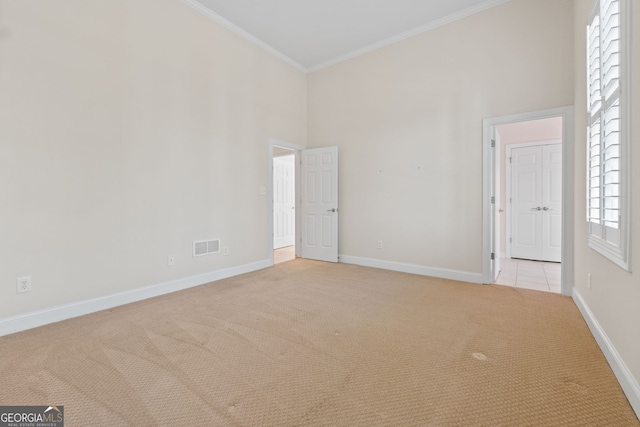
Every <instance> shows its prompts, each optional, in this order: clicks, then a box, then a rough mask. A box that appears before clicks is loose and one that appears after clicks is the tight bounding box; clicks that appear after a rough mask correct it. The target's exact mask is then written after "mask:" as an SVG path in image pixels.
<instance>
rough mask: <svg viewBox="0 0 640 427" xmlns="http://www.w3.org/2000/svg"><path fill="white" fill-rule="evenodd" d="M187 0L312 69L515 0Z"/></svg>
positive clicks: (266, 45) (216, 18)
mask: <svg viewBox="0 0 640 427" xmlns="http://www.w3.org/2000/svg"><path fill="white" fill-rule="evenodd" d="M183 1H184V2H185V3H189V4H191V5H192V6H195V7H197V8H198V9H200V10H201V11H202V12H204V13H205V14H207V15H209V16H211V17H212V18H214V19H215V20H217V21H218V22H220V23H222V24H224V25H226V26H227V27H229V28H231V29H233V30H235V31H236V32H238V33H240V34H241V35H243V36H244V37H246V38H247V39H249V40H251V41H253V42H254V43H256V44H258V45H261V46H262V47H263V48H265V49H267V50H270V51H271V52H272V53H274V54H276V55H277V56H279V57H280V58H282V59H283V60H285V61H287V62H289V63H290V64H292V65H294V66H296V67H297V68H299V69H300V70H302V71H305V72H311V71H315V70H317V69H320V68H324V67H327V66H329V65H333V64H335V63H338V62H340V61H343V60H345V59H349V58H352V57H355V56H357V55H360V54H362V53H366V52H368V51H371V50H374V49H377V48H379V47H382V46H385V45H388V44H391V43H393V42H396V41H399V40H402V39H404V38H407V37H410V36H413V35H416V34H419V33H421V32H424V31H427V30H429V29H431V28H435V27H438V26H440V25H444V24H446V23H448V22H452V21H454V20H456V19H460V18H463V17H465V16H469V15H471V14H474V13H477V12H480V11H483V10H485V9H488V8H490V7H493V6H497V5H499V4H502V3H506V2H507V1H510V0H183ZM203 6H204V7H203Z"/></svg>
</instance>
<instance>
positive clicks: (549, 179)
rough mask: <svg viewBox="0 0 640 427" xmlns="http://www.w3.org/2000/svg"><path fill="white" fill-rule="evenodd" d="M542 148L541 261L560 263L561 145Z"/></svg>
mask: <svg viewBox="0 0 640 427" xmlns="http://www.w3.org/2000/svg"><path fill="white" fill-rule="evenodd" d="M541 148H542V157H543V159H544V161H543V166H542V171H543V172H542V185H543V188H544V191H543V192H542V206H543V211H542V227H543V230H544V235H543V238H542V255H541V258H540V259H542V260H545V261H556V262H560V260H561V258H562V145H560V144H554V145H545V146H543V147H541Z"/></svg>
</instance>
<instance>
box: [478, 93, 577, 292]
mask: <svg viewBox="0 0 640 427" xmlns="http://www.w3.org/2000/svg"><path fill="white" fill-rule="evenodd" d="M552 117H562V213H563V217H562V295H565V296H571V295H572V289H573V279H574V278H573V263H574V241H573V236H574V232H573V219H574V218H573V216H574V215H573V212H574V208H573V200H574V190H573V184H574V166H573V160H574V144H575V142H574V128H573V126H574V109H573V106H567V107H559V108H552V109H547V110H538V111H532V112H528V113H520V114H513V115H509V116H501V117H492V118H487V119H484V120H483V121H482V282H483V283H485V284H489V283H492V282H493V280H494V279H493V278H492V277H491V276H492V271H491V270H492V269H491V266H492V263H491V250H492V248H494V247H495V234H494V233H492V232H491V230H492V226H491V210H492V209H493V208H494V205H493V204H492V203H491V197H492V196H493V194H492V188H491V182H492V181H491V177H492V175H493V176H495V166H494V165H493V162H492V158H493V151H492V150H493V149H492V147H491V139H492V131H493V129H494V128H495V127H496V126H499V125H505V124H510V123H518V122H526V121H531V120H539V119H548V118H552ZM496 255H497V256H499V254H496Z"/></svg>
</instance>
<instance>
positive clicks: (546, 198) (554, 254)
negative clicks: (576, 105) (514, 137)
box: [511, 144, 562, 262]
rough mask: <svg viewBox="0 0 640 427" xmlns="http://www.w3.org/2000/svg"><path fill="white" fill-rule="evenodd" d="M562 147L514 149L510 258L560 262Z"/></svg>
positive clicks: (543, 146) (548, 146)
mask: <svg viewBox="0 0 640 427" xmlns="http://www.w3.org/2000/svg"><path fill="white" fill-rule="evenodd" d="M561 252H562V145H561V144H553V145H541V146H532V147H522V148H513V149H512V150H511V257H513V258H524V259H532V260H539V261H554V262H560V260H561Z"/></svg>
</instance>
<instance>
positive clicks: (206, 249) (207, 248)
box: [193, 239, 220, 257]
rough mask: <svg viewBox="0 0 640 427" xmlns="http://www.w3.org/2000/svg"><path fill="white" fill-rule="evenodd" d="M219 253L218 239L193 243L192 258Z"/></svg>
mask: <svg viewBox="0 0 640 427" xmlns="http://www.w3.org/2000/svg"><path fill="white" fill-rule="evenodd" d="M218 252H220V239H216V240H200V241H197V242H193V256H194V257H196V256H203V255H209V254H216V253H218Z"/></svg>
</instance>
